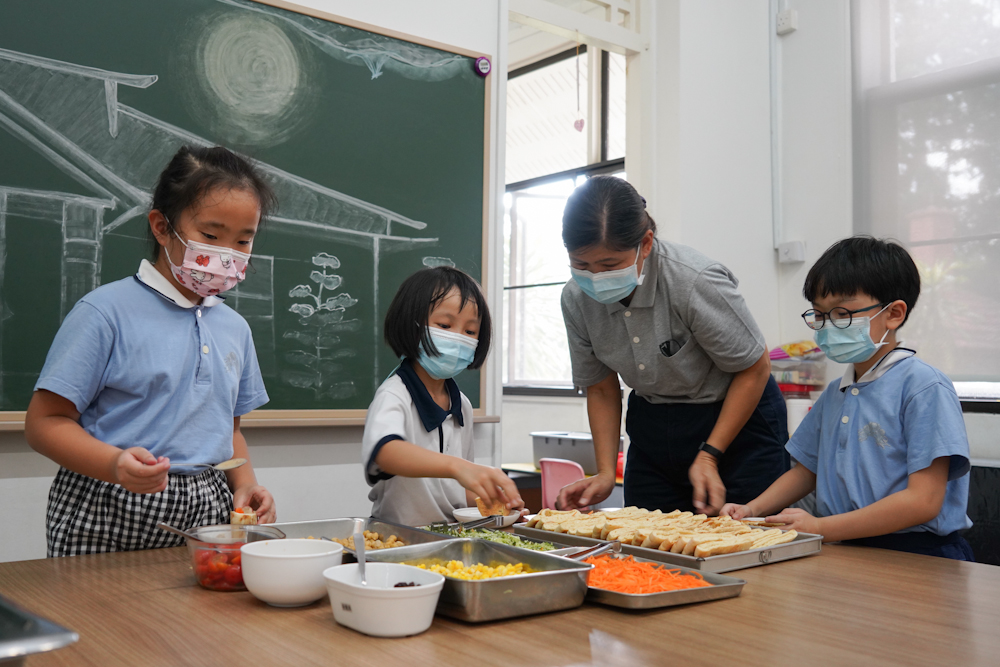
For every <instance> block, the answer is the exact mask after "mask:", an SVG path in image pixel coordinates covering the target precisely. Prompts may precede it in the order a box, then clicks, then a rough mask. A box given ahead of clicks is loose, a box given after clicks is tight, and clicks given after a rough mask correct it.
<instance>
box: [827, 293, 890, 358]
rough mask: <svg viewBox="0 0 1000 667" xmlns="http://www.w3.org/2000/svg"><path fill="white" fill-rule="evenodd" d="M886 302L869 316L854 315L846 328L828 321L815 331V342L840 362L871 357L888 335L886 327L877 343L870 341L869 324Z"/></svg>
mask: <svg viewBox="0 0 1000 667" xmlns="http://www.w3.org/2000/svg"><path fill="white" fill-rule="evenodd" d="M890 305H892V304H888V305H886V306H885V308H883V309H882V310H880V311H878V312H877V313H875V314H874V315H872V316H871V317H856V318H854V319H853V320H851V325H850V326H849V327H847V328H846V329H838V328H837V327H835V326H833V325H832V324H830V323H829V322H827V323H826V325H825V326H824V327H823V328H822V329H820V330H819V331H817V332H816V344H817V345H819V347H820V349H821V350H823V352H824V353H825V354H826V356H827V357H829V358H830V359H833V360H834V361H836V362H837V363H840V364H860V363H862V362H865V361H868V360H869V359H871V358H872V355H874V354H875V352H876V351H878V349H879V348H880V347H882V346H883V345H885V338H886V336H888V335H889V330H888V329H886V331H885V335H883V336H882V340H880V341H879V342H878V343H875V342H874V341H872V336H871V324H872V320H873V319H875V318H876V317H878V316H879V315H881V314H882V313H883V312H884V311H885V309H886V308H888V307H889V306H890Z"/></svg>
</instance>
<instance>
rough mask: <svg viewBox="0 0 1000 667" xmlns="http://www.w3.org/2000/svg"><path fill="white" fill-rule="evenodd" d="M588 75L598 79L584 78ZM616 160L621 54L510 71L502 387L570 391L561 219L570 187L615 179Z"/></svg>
mask: <svg viewBox="0 0 1000 667" xmlns="http://www.w3.org/2000/svg"><path fill="white" fill-rule="evenodd" d="M595 63H596V65H595ZM590 71H596V72H597V73H598V76H593V77H591V76H588V73H589V72H590ZM578 77H579V78H578ZM578 81H579V86H578V85H577V82H578ZM589 110H593V111H589ZM580 121H582V126H581V124H580ZM624 155H625V57H624V56H619V55H616V54H610V53H607V52H603V51H601V52H597V53H596V54H588V52H587V49H586V47H585V46H583V45H581V46H580V48H579V50H578V49H576V48H573V49H570V50H568V51H565V52H563V53H561V54H558V55H556V56H552V57H550V58H546V59H545V60H542V61H540V62H538V63H535V64H533V65H529V66H527V67H523V68H521V69H519V70H514V71H512V72H511V73H510V74H509V76H508V84H507V166H506V169H507V193H506V195H505V197H504V209H505V210H504V301H503V331H502V344H501V348H502V352H503V358H504V365H503V383H504V385H505V386H521V387H524V386H530V387H563V388H565V389H567V390H569V389H571V387H572V369H571V367H570V360H569V347H568V345H567V343H566V327H565V325H564V324H563V320H562V309H561V307H560V304H559V299H560V296H561V294H562V289H563V285H564V284H565V283H566V281H567V280H569V279H570V271H569V259H568V257H567V256H566V249H565V248H564V247H563V243H562V213H563V209H564V208H565V207H566V200H567V199H568V198H569V196H570V194H572V192H573V190H574V189H575V188H576V187H577V186H578V185H580V184H581V183H583V182H584V180H586V179H587V178H589V177H590V176H593V175H595V174H609V173H610V174H615V175H617V176H621V177H622V178H624V177H625V173H624V164H625V160H624Z"/></svg>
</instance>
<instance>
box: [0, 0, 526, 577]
mask: <svg viewBox="0 0 1000 667" xmlns="http://www.w3.org/2000/svg"><path fill="white" fill-rule="evenodd" d="M299 4H302V5H306V6H310V7H314V8H316V9H319V10H321V11H325V12H329V13H331V14H335V15H338V16H342V17H345V18H349V19H354V20H356V21H363V22H365V23H369V24H372V25H376V26H382V27H384V28H388V29H390V30H396V31H399V32H403V33H407V34H409V35H414V36H417V37H421V38H424V39H430V40H434V41H437V42H441V43H443V44H447V45H452V46H456V47H461V48H464V49H469V50H473V51H476V52H479V53H482V54H483V55H487V56H490V57H491V58H492V59H493V62H494V72H495V73H497V74H499V75H495V76H493V77H491V79H492V81H493V90H492V95H491V99H492V102H493V110H492V114H491V116H492V124H493V128H492V134H493V138H492V140H491V144H492V145H491V155H492V159H493V162H494V164H493V167H492V173H494V174H497V175H498V176H497V179H496V183H494V187H493V191H492V192H491V195H490V204H491V206H490V210H491V211H496V209H497V206H496V203H497V201H496V192H497V191H500V190H498V188H502V187H503V173H504V170H503V166H502V165H503V162H502V152H501V151H502V147H503V142H500V143H499V145H498V143H497V141H496V137H497V136H498V135H501V136H502V132H503V129H502V128H503V125H502V124H503V114H502V110H503V108H504V104H505V102H504V100H503V96H502V94H501V93H502V90H501V89H500V88H499V87H498V84H501V82H503V81H505V79H506V78H505V74H503V73H505V72H506V62H505V61H504V58H505V57H506V39H507V32H506V31H507V9H506V2H505V0H477V1H476V2H466V1H465V0H422V1H421V2H411V1H410V0H366V1H365V2H357V1H350V0H299ZM501 19H502V20H501ZM498 148H499V149H500V150H498ZM495 219H496V216H495V215H492V216H491V219H490V229H492V230H497V229H498V225H496V224H494V221H495ZM501 233H502V230H501ZM502 245H503V244H502V238H501V239H500V240H498V239H497V238H493V239H492V247H493V249H494V251H495V250H496V249H498V248H500V247H502ZM498 257H499V255H496V254H495V256H494V257H491V258H489V261H488V262H487V266H488V267H489V271H490V274H489V278H488V280H487V290H488V292H489V294H488V296H489V299H490V302H491V303H492V304H499V303H501V294H502V291H501V290H502V284H501V277H500V270H501V268H502V262H499V261H496V258H498ZM494 309H495V310H496V311H497V312H499V309H498V308H496V307H495V308H494ZM490 363H491V364H492V366H493V367H492V368H491V369H490V376H491V377H493V378H496V381H495V382H494V383H493V384H491V385H490V386H489V387H488V388H487V393H486V397H485V401H484V405H485V406H486V410H487V413H488V414H493V415H496V414H499V411H500V385H499V378H500V373H499V367H498V366H497V364H499V355H492V359H491V360H490ZM244 433H245V434H246V437H247V442H248V443H249V445H250V456H251V459H252V461H253V462H254V466H255V467H256V469H257V478H258V481H260V483H262V484H264V485H265V486H267V488H268V489H269V490H270V491H271V493H272V494H273V495H274V496H275V499H276V502H277V508H278V516H279V520H280V521H301V520H307V519H316V518H326V517H336V516H352V515H354V516H356V515H360V516H367V515H368V513H369V512H370V510H371V503H370V502H369V501H368V499H367V495H368V486H367V484H365V481H364V477H363V474H362V468H361V464H360V460H361V444H360V443H361V433H362V429H361V428H358V427H353V428H283V429H252V428H247V429H245V430H244ZM475 436H476V455H477V460H479V461H481V462H487V463H488V462H491V461H494V460H498V459H499V453H498V451H496V450H497V449H498V447H497V446H495V444H496V445H499V429H498V428H497V427H496V426H494V425H490V424H482V425H477V426H476V427H475ZM57 469H58V467H57V466H56V465H55V464H54V463H52V462H51V461H49V460H48V459H46V458H44V457H42V456H40V455H38V454H36V453H35V452H34V451H32V450H31V449H30V447H28V445H27V443H26V442H25V441H24V436H23V434H22V433H20V432H9V433H0V507H2V508H3V511H2V512H0V562H2V561H9V560H22V559H28V558H42V557H44V556H45V506H46V499H47V497H48V489H49V485H50V483H51V481H52V477H53V476H54V475H55V473H56V471H57Z"/></svg>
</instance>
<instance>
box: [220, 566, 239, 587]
mask: <svg viewBox="0 0 1000 667" xmlns="http://www.w3.org/2000/svg"><path fill="white" fill-rule="evenodd" d="M223 576H224V577H225V581H226V583H227V584H229V585H230V586H239V585H240V584H242V583H243V568H242V567H240V566H239V565H230V566H229V569H227V570H226V573H225V575H223Z"/></svg>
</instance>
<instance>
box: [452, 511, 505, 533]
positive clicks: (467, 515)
mask: <svg viewBox="0 0 1000 667" xmlns="http://www.w3.org/2000/svg"><path fill="white" fill-rule="evenodd" d="M451 514H452V516H454V517H455V520H456V521H459V522H461V523H468V522H469V521H475V520H476V519H483V518H485V517H484V516H483V515H482V514H480V513H479V508H478V507H459V508H458V509H457V510H455V511H453V512H452V513H451ZM520 516H521V513H520V512H519V511H518V510H511V511H510V514H508V515H507V516H505V517H502V518H503V526H504V527H505V528H506V527H507V526H513V525H514V523H515V522H516V521H517V520H518V518H520Z"/></svg>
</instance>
